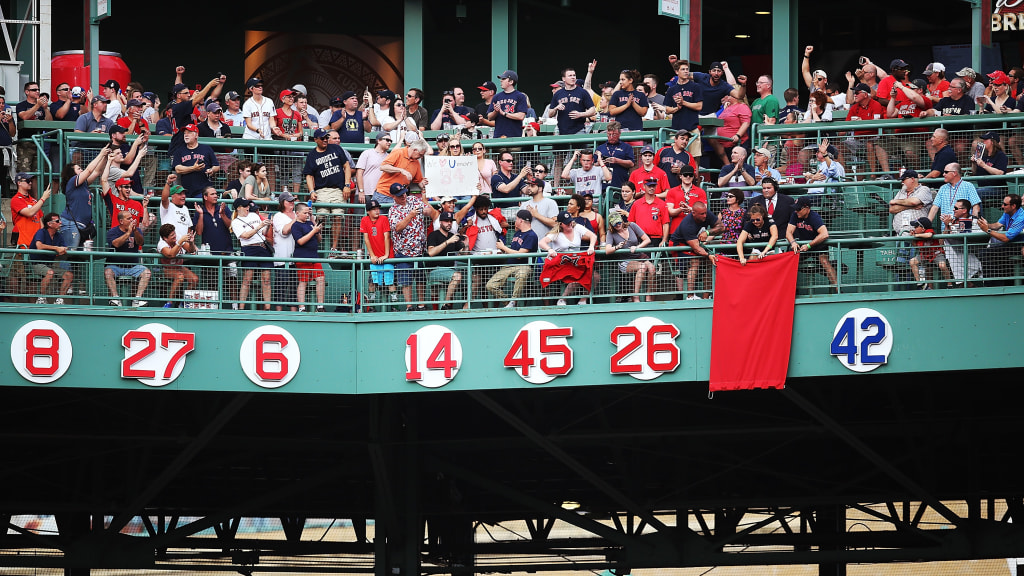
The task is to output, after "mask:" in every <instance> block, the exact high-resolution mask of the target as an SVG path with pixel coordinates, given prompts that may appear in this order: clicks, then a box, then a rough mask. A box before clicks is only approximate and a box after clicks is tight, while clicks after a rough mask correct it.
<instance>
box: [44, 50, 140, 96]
mask: <svg viewBox="0 0 1024 576" xmlns="http://www.w3.org/2000/svg"><path fill="white" fill-rule="evenodd" d="M84 61H85V57H84V55H83V52H82V51H81V50H64V51H62V52H54V54H53V59H52V60H51V61H50V75H51V77H52V78H53V86H44V89H45V90H49V91H50V92H51V93H52V92H53V87H55V86H60V83H61V82H67V83H68V84H70V85H71V86H72V87H74V86H81V87H82V89H83V90H88V89H89V88H90V86H89V68H87V67H85V66H83V65H82V63H83V62H84ZM110 79H114V80H117V81H118V83H119V84H121V89H122V90H124V87H125V86H127V85H128V83H129V82H131V80H132V71H131V70H130V69H129V68H128V65H127V64H125V63H124V60H122V59H121V54H120V53H118V52H102V51H101V52H100V82H101V83H102V82H106V81H107V80H110ZM92 88H93V93H94V94H99V92H100V91H99V90H98V89H97V88H96V87H92ZM53 97H54V98H56V94H54V95H53Z"/></svg>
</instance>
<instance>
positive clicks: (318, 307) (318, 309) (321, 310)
mask: <svg viewBox="0 0 1024 576" xmlns="http://www.w3.org/2000/svg"><path fill="white" fill-rule="evenodd" d="M316 311H317V312H323V311H324V307H323V306H317V307H316Z"/></svg>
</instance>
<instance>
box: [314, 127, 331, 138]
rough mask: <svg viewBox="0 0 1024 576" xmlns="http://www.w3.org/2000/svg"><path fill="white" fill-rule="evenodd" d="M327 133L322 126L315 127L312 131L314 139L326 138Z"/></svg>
mask: <svg viewBox="0 0 1024 576" xmlns="http://www.w3.org/2000/svg"><path fill="white" fill-rule="evenodd" d="M327 134H328V132H327V130H324V129H323V128H317V129H316V130H314V131H313V139H314V140H327Z"/></svg>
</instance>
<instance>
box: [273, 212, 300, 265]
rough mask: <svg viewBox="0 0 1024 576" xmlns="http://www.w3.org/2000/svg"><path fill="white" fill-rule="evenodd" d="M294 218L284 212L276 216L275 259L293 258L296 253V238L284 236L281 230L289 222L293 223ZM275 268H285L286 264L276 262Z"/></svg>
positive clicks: (289, 235) (274, 220)
mask: <svg viewBox="0 0 1024 576" xmlns="http://www.w3.org/2000/svg"><path fill="white" fill-rule="evenodd" d="M292 221H293V220H292V217H291V216H289V215H287V214H285V213H284V212H278V213H277V214H274V219H273V222H274V257H275V258H291V257H292V254H294V253H295V237H294V236H292V235H291V234H288V235H287V236H286V235H283V234H281V230H284V227H285V225H286V224H288V223H289V222H292ZM274 266H284V262H274Z"/></svg>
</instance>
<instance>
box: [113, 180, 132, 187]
mask: <svg viewBox="0 0 1024 576" xmlns="http://www.w3.org/2000/svg"><path fill="white" fill-rule="evenodd" d="M131 184H132V179H131V178H118V179H117V182H115V183H114V186H131Z"/></svg>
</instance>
